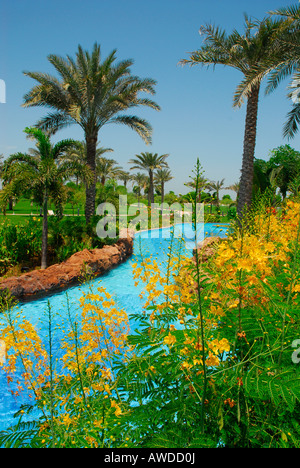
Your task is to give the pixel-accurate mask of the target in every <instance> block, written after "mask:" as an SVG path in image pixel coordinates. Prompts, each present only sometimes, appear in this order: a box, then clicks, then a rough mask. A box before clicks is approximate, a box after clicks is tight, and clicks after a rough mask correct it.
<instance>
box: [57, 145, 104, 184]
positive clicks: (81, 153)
mask: <svg viewBox="0 0 300 468" xmlns="http://www.w3.org/2000/svg"><path fill="white" fill-rule="evenodd" d="M112 151H113V149H112V148H104V147H103V146H100V147H97V148H96V166H97V162H98V160H99V159H100V158H101V157H102V156H103V154H105V153H108V152H112ZM86 154H87V148H86V142H85V141H81V142H78V145H77V147H76V148H71V149H69V150H68V151H67V152H66V153H65V154H64V155H63V156H62V157H61V158H60V160H61V161H64V162H66V161H69V162H76V163H77V164H78V166H79V168H80V166H81V165H82V164H85V165H86V164H87V155H86ZM82 176H83V174H82V171H80V170H79V172H78V173H76V174H75V177H76V185H78V181H79V180H80V179H81V180H83V182H84V183H86V182H85V180H84V179H83V177H82Z"/></svg>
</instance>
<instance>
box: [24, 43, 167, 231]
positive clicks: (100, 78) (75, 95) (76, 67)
mask: <svg viewBox="0 0 300 468" xmlns="http://www.w3.org/2000/svg"><path fill="white" fill-rule="evenodd" d="M48 60H49V62H50V63H51V64H52V65H53V66H54V68H55V70H56V72H58V75H59V79H58V78H56V77H54V76H51V75H49V74H48V73H39V72H24V74H25V75H26V76H29V77H31V78H33V79H34V80H36V81H37V82H38V84H37V85H36V86H34V87H33V88H32V89H31V90H30V91H29V92H28V93H27V94H26V95H25V96H24V103H23V106H24V107H33V106H45V107H48V108H50V113H49V114H48V115H46V116H45V117H44V118H42V119H41V120H40V121H39V122H38V123H37V126H38V128H40V129H42V130H49V131H51V132H52V133H54V132H56V131H57V130H59V129H61V128H64V127H66V126H68V125H70V124H77V125H80V127H81V128H82V129H83V131H84V135H85V141H86V147H87V165H88V166H89V168H90V170H91V171H92V173H93V174H94V180H93V182H92V184H90V185H89V186H87V188H86V207H85V214H86V220H87V222H88V221H89V220H90V219H91V216H93V214H94V213H95V196H96V148H97V140H98V133H99V130H100V129H101V128H102V127H103V126H104V125H106V124H110V123H119V124H123V125H126V126H128V127H130V128H131V129H133V130H134V131H136V132H137V133H138V135H140V136H141V137H142V139H143V140H144V141H145V142H146V143H150V142H151V133H152V128H151V125H150V124H149V123H148V122H147V121H146V120H145V119H142V118H140V117H137V116H135V115H128V114H126V111H128V110H131V109H132V108H136V107H140V106H147V107H150V108H152V109H155V110H159V109H160V108H159V106H158V105H157V104H156V103H155V102H154V101H152V100H151V99H148V98H142V97H140V93H142V92H146V93H148V94H152V95H153V94H155V90H154V87H155V84H156V82H155V81H154V80H153V79H150V78H146V79H141V78H139V77H137V76H133V75H132V74H131V70H130V67H131V66H132V65H133V61H132V60H123V61H121V62H119V63H115V62H116V50H113V51H112V52H111V53H110V54H109V55H108V57H107V58H105V59H104V60H102V57H101V54H100V45H98V44H97V43H95V45H94V47H93V50H92V52H91V53H89V52H88V51H84V50H83V49H82V47H81V46H80V45H79V46H78V50H77V52H76V58H75V60H74V59H73V58H72V57H70V56H69V55H67V57H66V58H62V57H60V56H57V55H49V56H48Z"/></svg>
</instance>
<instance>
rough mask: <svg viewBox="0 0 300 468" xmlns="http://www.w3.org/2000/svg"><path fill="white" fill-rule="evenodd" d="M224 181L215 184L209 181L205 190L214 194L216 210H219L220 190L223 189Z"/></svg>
mask: <svg viewBox="0 0 300 468" xmlns="http://www.w3.org/2000/svg"><path fill="white" fill-rule="evenodd" d="M224 180H225V179H222V180H218V181H217V182H214V181H211V182H209V183H208V185H207V188H208V190H209V191H214V192H215V194H216V205H217V209H218V210H219V209H220V190H222V189H223V188H224Z"/></svg>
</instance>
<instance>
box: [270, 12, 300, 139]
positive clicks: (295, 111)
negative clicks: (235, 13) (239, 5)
mask: <svg viewBox="0 0 300 468" xmlns="http://www.w3.org/2000/svg"><path fill="white" fill-rule="evenodd" d="M270 14H272V15H276V16H278V17H279V18H281V19H282V20H283V26H282V30H281V34H279V35H278V42H279V47H280V49H283V50H284V54H281V57H280V60H279V61H278V63H277V64H275V66H274V67H273V69H272V70H271V72H270V73H269V79H268V86H267V88H266V94H270V93H271V92H273V91H274V90H275V89H276V88H277V87H278V85H279V84H280V82H281V81H282V80H283V79H285V78H287V77H289V76H290V75H292V80H291V83H290V85H289V86H288V89H289V93H288V98H289V99H290V100H291V101H292V103H293V104H292V109H291V111H290V112H289V113H288V116H287V121H286V123H285V125H284V128H283V136H284V137H288V138H293V137H294V136H295V134H296V133H297V131H298V124H299V122H300V39H299V27H300V6H299V5H292V6H289V7H284V8H280V9H279V10H277V11H274V12H270Z"/></svg>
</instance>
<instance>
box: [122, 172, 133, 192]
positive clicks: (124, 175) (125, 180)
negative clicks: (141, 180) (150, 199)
mask: <svg viewBox="0 0 300 468" xmlns="http://www.w3.org/2000/svg"><path fill="white" fill-rule="evenodd" d="M118 179H119V180H121V181H122V182H123V184H124V187H125V188H126V187H127V183H128V182H130V181H131V180H133V176H132V175H131V174H129V172H126V171H120V173H119V175H118Z"/></svg>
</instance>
